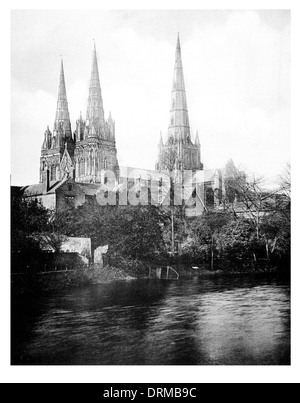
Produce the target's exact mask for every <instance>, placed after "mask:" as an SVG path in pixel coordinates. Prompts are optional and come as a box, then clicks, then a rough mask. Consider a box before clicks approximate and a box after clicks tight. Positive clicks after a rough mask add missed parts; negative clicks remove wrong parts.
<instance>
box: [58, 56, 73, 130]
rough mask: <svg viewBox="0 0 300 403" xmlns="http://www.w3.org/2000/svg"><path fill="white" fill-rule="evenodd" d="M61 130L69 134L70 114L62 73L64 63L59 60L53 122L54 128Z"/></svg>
mask: <svg viewBox="0 0 300 403" xmlns="http://www.w3.org/2000/svg"><path fill="white" fill-rule="evenodd" d="M61 129H62V130H63V131H65V133H66V135H71V123H70V115H69V108H68V101H67V91H66V83H65V74H64V64H63V60H61V65H60V76H59V87H58V97H57V107H56V115H55V122H54V130H58V131H59V130H61Z"/></svg>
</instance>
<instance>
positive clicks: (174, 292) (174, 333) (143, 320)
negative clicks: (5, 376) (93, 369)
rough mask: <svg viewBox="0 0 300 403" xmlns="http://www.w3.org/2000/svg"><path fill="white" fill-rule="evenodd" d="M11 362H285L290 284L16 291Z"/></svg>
mask: <svg viewBox="0 0 300 403" xmlns="http://www.w3.org/2000/svg"><path fill="white" fill-rule="evenodd" d="M12 363H13V364H55V365H60V364H64V365H73V364H74V365H89V364H93V365H241V364H245V365H288V364H289V363H290V288H289V286H288V284H287V283H286V282H283V281H280V280H278V279H274V278H273V279H272V278H271V279H270V278H259V279H257V278H256V279H253V278H251V279H249V278H237V279H233V278H219V279H214V280H203V279H194V280H190V281H178V282H167V281H154V280H143V281H132V282H119V283H114V284H106V285H96V286H91V287H87V288H83V289H70V290H64V291H60V292H55V293H51V294H49V293H48V294H44V295H42V296H41V295H39V296H34V297H33V296H31V297H30V298H28V296H27V297H26V298H25V297H24V296H23V297H20V296H19V297H17V298H14V299H13V304H12Z"/></svg>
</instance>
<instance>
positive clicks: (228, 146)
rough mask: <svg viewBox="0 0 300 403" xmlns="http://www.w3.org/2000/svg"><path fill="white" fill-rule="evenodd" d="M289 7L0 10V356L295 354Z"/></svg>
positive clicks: (159, 360) (270, 361)
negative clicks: (3, 274) (1, 175)
mask: <svg viewBox="0 0 300 403" xmlns="http://www.w3.org/2000/svg"><path fill="white" fill-rule="evenodd" d="M291 17H292V12H291V10H290V9H288V8H287V9H251V8H249V9H231V8H228V9H211V10H210V9H209V8H207V9H196V8H195V9H172V8H170V9H168V8H167V7H166V8H165V9H150V8H149V9H122V7H120V9H95V10H92V9H86V10H85V9H57V10H56V9H48V10H47V9H13V10H11V12H10V18H11V20H10V36H11V37H10V54H11V66H10V74H11V76H10V87H11V90H10V91H11V94H10V104H11V112H10V113H11V116H10V129H11V132H10V143H11V145H10V147H11V149H10V154H11V167H10V301H11V302H10V305H11V306H10V366H11V367H16V366H17V367H36V366H39V367H45V366H48V367H52V366H56V367H57V366H97V367H99V368H100V370H101V366H110V367H119V366H121V367H124V366H143V367H152V366H156V367H157V366H159V367H161V366H168V367H173V366H188V367H190V366H193V367H208V366H209V367H216V366H240V367H243V368H244V367H247V366H255V367H258V366H263V367H266V366H273V367H290V366H291V364H292V356H291V351H292V346H291ZM24 369H25V368H24ZM42 370H43V369H41V371H42ZM125 371H126V369H125ZM199 381H201V380H200V379H199ZM104 397H105V396H104ZM112 397H117V396H112ZM119 397H122V396H119Z"/></svg>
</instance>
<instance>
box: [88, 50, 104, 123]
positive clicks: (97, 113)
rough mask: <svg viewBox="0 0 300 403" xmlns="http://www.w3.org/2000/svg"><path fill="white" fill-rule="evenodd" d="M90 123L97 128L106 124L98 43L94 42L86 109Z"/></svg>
mask: <svg viewBox="0 0 300 403" xmlns="http://www.w3.org/2000/svg"><path fill="white" fill-rule="evenodd" d="M86 120H87V123H88V124H91V123H93V124H94V125H95V126H96V127H97V128H99V127H100V126H103V125H104V111H103V101H102V94H101V87H100V80H99V71H98V61H97V51H96V44H95V43H94V50H93V62H92V71H91V79H90V87H89V98H88V106H87V111H86Z"/></svg>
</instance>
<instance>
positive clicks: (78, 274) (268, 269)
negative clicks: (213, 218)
mask: <svg viewBox="0 0 300 403" xmlns="http://www.w3.org/2000/svg"><path fill="white" fill-rule="evenodd" d="M172 267H173V268H174V269H175V270H176V272H178V274H179V280H180V279H185V280H186V279H192V278H204V279H205V278H216V277H223V276H242V275H247V276H249V275H259V274H280V275H283V276H284V277H286V278H289V276H290V270H289V268H288V267H276V266H274V265H266V264H264V265H260V266H256V267H253V266H252V267H248V268H238V267H234V269H231V270H230V269H228V268H227V269H226V270H222V269H216V270H211V269H208V268H207V267H191V266H188V265H184V264H182V265H178V264H177V265H173V266H172ZM151 273H152V276H151V278H156V277H155V270H152V272H151ZM153 273H154V277H153ZM146 278H150V276H149V266H148V267H147V265H143V266H141V268H140V270H139V271H137V270H136V268H135V270H133V271H131V270H129V269H128V267H127V268H125V269H120V268H116V267H112V266H106V267H103V268H101V267H99V266H97V265H92V266H90V267H89V268H85V269H82V268H78V269H76V268H74V269H73V270H66V271H48V272H40V273H39V272H37V273H33V272H28V273H19V274H18V273H16V274H12V278H11V283H12V291H13V292H14V293H17V294H18V293H27V292H35V291H41V290H42V291H48V290H49V291H51V290H62V289H66V288H71V287H75V288H78V287H85V286H88V285H93V284H106V283H113V282H119V281H132V280H137V279H146ZM161 280H167V279H166V277H165V276H164V275H162V277H161ZM168 280H177V277H176V276H173V277H172V276H171V277H169V279H168Z"/></svg>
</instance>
